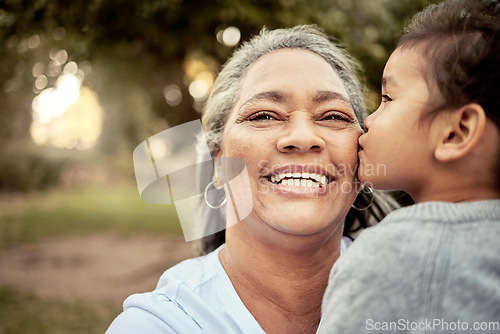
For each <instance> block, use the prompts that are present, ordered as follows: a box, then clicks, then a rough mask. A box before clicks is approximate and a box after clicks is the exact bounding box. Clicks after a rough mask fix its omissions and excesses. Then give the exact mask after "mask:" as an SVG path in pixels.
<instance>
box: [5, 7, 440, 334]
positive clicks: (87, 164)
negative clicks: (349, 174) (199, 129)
mask: <svg viewBox="0 0 500 334" xmlns="http://www.w3.org/2000/svg"><path fill="white" fill-rule="evenodd" d="M432 2H437V1H431V0H212V1H201V0H72V1H64V0H32V1H28V0H0V116H1V117H0V334H6V333H102V332H104V331H105V329H106V328H107V326H108V324H109V323H110V322H111V320H112V319H113V318H114V317H115V316H116V315H117V314H118V313H119V312H120V310H121V302H122V300H123V298H125V297H126V296H127V295H129V294H131V293H134V292H138V291H147V290H151V289H153V288H154V284H155V282H156V281H157V279H158V277H159V275H160V274H161V272H163V270H165V269H167V268H168V267H169V266H171V265H172V264H174V263H175V262H176V261H179V260H180V259H182V258H185V257H188V256H190V255H192V254H193V253H192V245H189V244H186V243H185V242H183V239H182V231H181V228H180V224H179V221H178V219H177V216H176V213H175V208H174V207H173V206H168V205H164V206H159V205H151V204H146V203H144V202H142V201H141V200H140V197H139V194H138V191H137V187H136V185H135V177H134V170H133V161H132V152H133V150H134V148H135V147H136V146H137V145H138V144H140V143H141V142H142V141H144V140H145V139H146V138H148V137H150V136H151V135H153V134H156V133H158V132H160V131H162V130H165V129H168V128H169V127H173V126H175V125H178V124H182V123H185V122H188V121H191V120H194V119H199V117H200V111H201V109H202V107H203V101H204V99H205V98H206V96H207V95H208V94H209V92H210V89H211V86H212V84H213V81H214V79H215V77H216V74H217V72H218V71H219V69H220V67H221V65H222V64H223V63H224V61H225V60H226V59H227V58H228V56H229V55H230V54H231V52H232V51H233V50H234V48H235V47H237V46H238V45H239V44H240V43H241V42H242V41H244V40H247V39H248V38H249V37H250V36H252V35H253V34H256V33H257V32H258V31H259V30H260V29H261V28H262V27H264V26H266V27H268V28H271V29H272V28H278V27H290V26H293V25H297V24H310V23H314V24H317V25H319V26H320V27H321V28H323V29H324V30H325V31H326V32H327V33H329V34H331V35H333V36H335V37H336V38H337V39H339V40H340V41H341V42H342V43H343V45H344V46H345V47H346V48H347V50H348V51H349V52H350V53H351V54H353V55H354V57H355V58H356V59H357V60H358V61H359V63H360V65H361V69H360V75H361V78H362V80H363V82H364V84H365V85H366V87H367V91H366V103H367V105H368V108H369V110H370V111H371V110H374V109H375V108H376V106H377V105H378V103H379V101H380V93H379V91H380V86H379V82H380V75H381V73H382V70H383V66H384V64H385V61H386V60H387V58H388V56H389V54H390V53H391V51H392V49H393V48H394V44H395V41H396V40H397V38H398V36H399V35H400V34H401V32H402V30H403V26H404V24H405V22H407V20H408V19H409V18H410V17H411V16H413V15H414V14H415V13H416V12H417V11H419V10H420V9H421V8H423V7H424V6H425V5H427V4H429V3H432Z"/></svg>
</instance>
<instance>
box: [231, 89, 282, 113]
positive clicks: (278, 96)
mask: <svg viewBox="0 0 500 334" xmlns="http://www.w3.org/2000/svg"><path fill="white" fill-rule="evenodd" d="M290 98H291V95H290V94H288V93H285V92H280V91H274V90H272V91H265V92H261V93H258V94H255V95H254V96H252V97H250V98H249V99H248V100H246V101H245V102H243V103H242V104H241V106H240V110H241V109H243V108H245V107H246V106H247V105H249V104H253V103H255V102H257V101H272V102H276V103H283V102H286V101H287V100H289V99H290Z"/></svg>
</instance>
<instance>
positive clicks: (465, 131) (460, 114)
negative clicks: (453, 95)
mask: <svg viewBox="0 0 500 334" xmlns="http://www.w3.org/2000/svg"><path fill="white" fill-rule="evenodd" d="M447 116H448V117H445V119H446V121H444V123H443V124H442V125H441V126H440V133H439V137H438V142H437V145H436V148H435V150H434V157H435V158H436V159H437V160H438V161H440V162H450V161H454V160H457V159H460V158H463V157H464V156H466V155H467V154H469V153H470V152H471V151H472V150H473V149H474V147H476V145H477V143H478V142H479V140H480V139H481V137H482V136H483V134H484V131H485V125H486V113H485V112H484V109H483V108H482V107H481V106H480V105H479V104H477V103H470V104H467V105H465V106H463V107H461V108H459V109H457V110H455V111H453V112H451V113H450V114H448V115H447Z"/></svg>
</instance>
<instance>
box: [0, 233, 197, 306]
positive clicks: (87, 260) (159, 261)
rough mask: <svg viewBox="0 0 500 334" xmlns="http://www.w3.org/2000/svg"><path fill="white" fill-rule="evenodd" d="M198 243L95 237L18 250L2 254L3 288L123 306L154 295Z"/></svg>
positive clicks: (156, 239) (72, 239)
mask: <svg viewBox="0 0 500 334" xmlns="http://www.w3.org/2000/svg"><path fill="white" fill-rule="evenodd" d="M192 256H193V245H192V244H190V243H186V242H184V240H183V239H172V238H166V237H158V238H155V237H143V236H140V237H123V236H114V235H90V236H84V237H66V238H62V239H54V240H48V241H44V242H42V243H39V244H36V245H23V246H18V247H15V248H13V249H11V250H9V251H6V252H3V253H1V254H0V286H5V285H8V286H12V287H15V288H16V289H19V290H21V291H27V292H33V293H35V294H36V295H38V296H53V297H60V298H63V299H81V300H90V301H97V300H102V301H110V302H113V303H120V304H121V303H122V302H123V300H124V299H125V298H126V297H127V296H129V295H130V294H132V293H135V292H144V291H151V290H152V289H154V287H155V285H156V282H157V281H158V278H159V277H160V275H161V274H162V273H163V271H165V270H166V269H167V268H169V267H171V266H172V265H174V264H176V263H178V262H180V261H182V260H184V259H186V258H189V257H192Z"/></svg>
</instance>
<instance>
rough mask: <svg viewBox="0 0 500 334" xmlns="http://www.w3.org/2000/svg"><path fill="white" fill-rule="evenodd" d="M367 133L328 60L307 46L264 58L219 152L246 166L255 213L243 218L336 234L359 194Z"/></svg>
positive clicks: (291, 230)
mask: <svg viewBox="0 0 500 334" xmlns="http://www.w3.org/2000/svg"><path fill="white" fill-rule="evenodd" d="M361 133H362V130H361V128H360V126H359V124H358V122H357V119H356V116H355V114H354V111H353V109H352V107H351V104H350V103H349V99H348V95H347V92H346V90H345V88H344V85H343V83H342V81H341V80H340V78H339V76H338V75H337V73H336V72H335V71H334V70H333V69H332V68H331V66H330V65H329V64H328V63H327V62H326V61H325V60H324V59H323V58H322V57H320V56H319V55H317V54H315V53H313V52H310V51H307V50H302V49H280V50H276V51H273V52H270V53H268V54H265V55H264V56H262V57H260V58H259V59H258V60H257V61H255V63H253V64H252V65H251V66H250V68H249V69H248V71H247V73H246V74H245V77H244V78H243V81H242V86H241V90H240V95H239V97H238V99H237V101H236V104H235V105H234V107H233V109H232V111H231V114H230V115H229V118H228V121H227V124H226V127H225V129H224V134H223V144H222V148H221V151H220V152H218V153H217V156H223V157H233V158H238V159H241V160H242V161H244V162H245V164H246V168H247V170H248V176H249V179H250V187H251V190H252V196H253V211H252V213H251V215H250V216H249V218H247V219H245V220H244V221H245V222H252V224H253V222H257V223H259V224H265V225H267V226H269V227H271V228H272V229H274V230H277V231H280V232H282V233H288V234H294V235H311V234H315V233H319V232H322V231H327V230H329V231H331V232H334V231H335V230H336V229H337V227H338V226H339V225H340V223H342V222H343V220H344V218H345V215H346V214H347V212H348V211H349V209H350V207H351V204H352V203H353V201H354V199H355V197H356V190H357V189H355V187H354V180H355V179H356V178H355V176H356V166H357V161H358V158H357V150H358V145H357V139H358V137H359V136H360V135H361ZM235 200H236V201H237V200H238V199H237V198H235Z"/></svg>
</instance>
